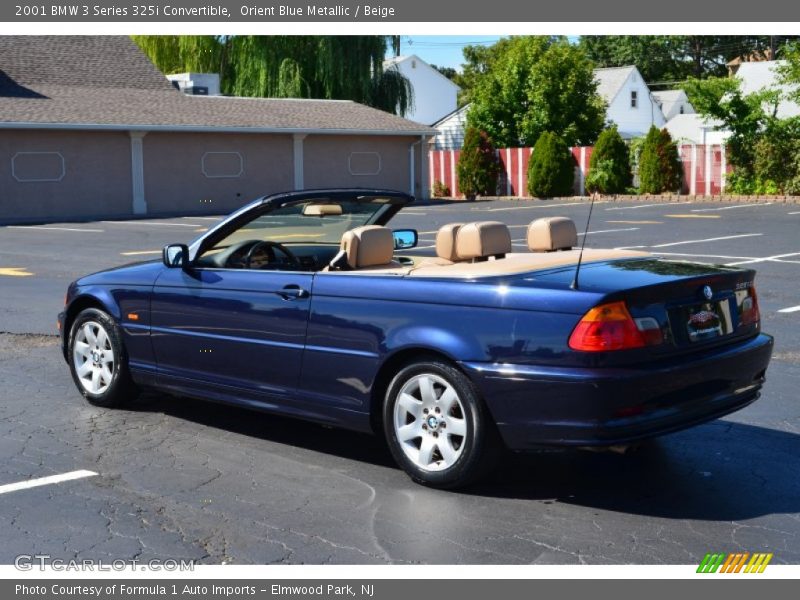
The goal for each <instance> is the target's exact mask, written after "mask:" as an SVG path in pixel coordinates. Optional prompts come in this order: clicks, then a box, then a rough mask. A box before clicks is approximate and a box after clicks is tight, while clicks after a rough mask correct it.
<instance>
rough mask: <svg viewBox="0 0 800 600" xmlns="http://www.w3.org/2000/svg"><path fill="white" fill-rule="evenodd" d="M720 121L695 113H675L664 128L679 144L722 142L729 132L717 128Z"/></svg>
mask: <svg viewBox="0 0 800 600" xmlns="http://www.w3.org/2000/svg"><path fill="white" fill-rule="evenodd" d="M719 126H720V123H719V122H718V121H715V120H713V119H706V118H705V117H703V116H701V115H698V114H696V113H686V114H677V115H675V116H674V117H672V118H671V119H670V120H669V121H667V123H666V125H664V128H665V129H666V130H667V131H669V135H670V137H672V139H673V140H674V141H676V142H678V143H679V144H703V145H705V144H722V143H724V142H725V140H726V139H728V136H729V135H730V132H728V131H726V130H720V129H719Z"/></svg>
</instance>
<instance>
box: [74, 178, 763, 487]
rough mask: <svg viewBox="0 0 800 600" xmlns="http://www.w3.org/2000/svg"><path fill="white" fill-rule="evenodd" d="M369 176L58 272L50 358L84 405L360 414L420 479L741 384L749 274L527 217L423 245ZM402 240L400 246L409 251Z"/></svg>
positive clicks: (605, 442) (749, 311)
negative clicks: (589, 242)
mask: <svg viewBox="0 0 800 600" xmlns="http://www.w3.org/2000/svg"><path fill="white" fill-rule="evenodd" d="M411 202H413V197H411V196H409V195H406V194H403V193H399V192H395V191H387V190H372V189H370V190H367V189H331V190H315V191H302V192H291V193H285V194H277V195H271V196H268V197H263V198H259V199H257V200H255V201H254V202H252V203H250V204H248V205H247V206H245V207H243V208H241V209H240V210H238V211H236V212H234V213H233V214H231V215H230V216H229V217H227V218H226V219H224V220H223V221H221V222H220V223H219V224H218V225H216V226H215V227H213V228H211V229H210V230H209V231H208V232H206V233H205V234H204V235H202V236H201V237H200V238H198V239H197V240H196V241H194V242H193V243H192V244H191V245H188V246H187V245H183V244H171V245H168V246H166V247H165V248H164V250H163V256H162V258H161V260H158V261H151V262H143V263H137V264H132V265H127V266H124V267H120V268H115V269H111V270H108V271H102V272H100V273H95V274H93V275H88V276H86V277H83V278H81V279H79V280H77V281H75V282H73V283H72V284H71V285H70V286H69V289H68V291H67V296H66V305H65V307H64V311H63V312H62V313H61V314H60V315H59V328H60V331H61V336H62V344H63V352H64V357H65V359H66V361H67V363H68V365H69V367H70V370H71V372H72V377H73V379H74V381H75V384H76V386H77V388H78V390H79V391H80V392H81V394H83V396H84V397H85V398H86V399H87V400H88V401H89V402H91V403H93V404H95V405H98V406H102V407H115V406H120V405H122V404H124V403H125V402H127V401H130V400H131V399H133V398H134V397H135V396H136V395H137V394H138V393H139V392H140V390H143V389H151V390H158V391H161V392H166V393H169V394H173V395H177V396H181V397H186V398H196V399H202V400H210V401H218V402H225V403H230V404H236V405H240V406H245V407H249V408H253V409H258V410H261V411H266V412H269V413H276V414H282V415H289V416H294V417H298V418H302V419H307V420H311V421H315V422H318V423H322V424H325V425H331V426H337V427H342V428H348V429H351V430H356V431H364V432H375V433H377V434H379V435H383V436H385V438H386V441H387V443H388V446H389V448H390V450H391V452H392V455H393V456H394V458H395V459H396V461H397V463H398V464H399V465H400V466H401V467H402V468H403V469H404V470H405V471H406V472H407V473H408V474H409V475H410V476H411V477H412V478H413V479H414V480H415V481H417V482H419V483H422V484H425V485H429V486H434V487H440V488H455V487H459V486H463V485H466V484H469V483H471V482H474V481H475V480H477V479H478V478H480V477H481V476H482V475H484V474H486V473H487V472H488V471H489V470H490V469H491V468H492V465H493V464H494V462H495V461H496V459H497V458H498V456H500V453H501V452H502V451H504V450H506V449H510V450H513V451H526V450H533V449H541V448H546V447H553V446H559V447H594V448H597V447H610V446H617V445H627V444H631V443H633V442H635V441H637V440H641V439H646V438H652V437H655V436H659V435H662V434H665V433H669V432H672V431H676V430H680V429H684V428H687V427H690V426H693V425H697V424H699V423H703V422H706V421H709V420H711V419H716V418H718V417H721V416H723V415H726V414H728V413H731V412H733V411H735V410H738V409H740V408H742V407H744V406H747V405H748V404H749V403H751V402H753V401H754V400H756V399H757V398H758V397H759V394H760V390H761V387H762V385H763V383H764V380H765V373H766V369H767V365H768V363H769V360H770V356H771V354H772V347H773V341H772V338H771V337H770V336H768V335H766V334H764V333H761V331H760V316H759V308H758V299H757V296H756V289H755V287H754V284H753V279H754V276H755V272H754V271H753V270H750V269H742V268H730V267H723V266H710V265H704V264H692V263H686V262H675V261H669V260H664V259H662V258H659V257H658V256H654V255H651V254H648V253H646V252H640V251H634V250H604V249H596V248H585V249H584V248H582V247H581V248H579V247H578V236H577V233H576V227H575V224H574V223H573V222H572V221H571V220H570V219H567V218H564V217H551V218H544V219H537V220H535V221H533V222H532V223H530V225H529V226H528V228H527V248H526V249H525V251H513V249H512V241H511V236H510V235H509V230H508V227H507V226H506V225H504V224H502V223H499V222H495V221H478V222H459V223H447V224H445V225H443V226H442V227H441V228H440V229H439V230H438V232H437V234H436V245H435V256H426V257H421V256H419V255H416V256H414V254H415V253H414V252H407V251H408V250H410V249H411V248H414V247H415V246H416V245H417V232H416V231H414V230H412V229H396V230H394V231H393V230H392V229H390V228H388V226H387V225H388V223H389V222H390V220H391V219H392V217H394V216H395V215H396V214H397V213H398V212H399V211H400V210H402V209H403V207H405V206H407V205H409V204H410V203H411ZM417 254H418V253H417Z"/></svg>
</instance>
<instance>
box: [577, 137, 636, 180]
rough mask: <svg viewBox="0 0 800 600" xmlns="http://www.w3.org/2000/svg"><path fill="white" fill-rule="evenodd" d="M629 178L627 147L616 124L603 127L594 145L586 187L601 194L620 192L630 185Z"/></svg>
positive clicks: (629, 168) (629, 167)
mask: <svg viewBox="0 0 800 600" xmlns="http://www.w3.org/2000/svg"><path fill="white" fill-rule="evenodd" d="M631 179H632V177H631V166H630V156H629V155H628V147H627V146H626V145H625V142H624V141H623V140H622V136H620V134H619V131H617V126H616V125H614V126H612V127H609V128H608V129H604V130H603V132H602V133H601V134H600V136H599V137H598V138H597V142H596V143H595V145H594V151H593V152H592V160H591V161H590V162H589V175H588V176H587V177H586V189H587V190H588V191H589V192H600V193H601V194H620V193H622V192H624V191H625V190H626V189H627V188H628V187H629V186H630V185H631Z"/></svg>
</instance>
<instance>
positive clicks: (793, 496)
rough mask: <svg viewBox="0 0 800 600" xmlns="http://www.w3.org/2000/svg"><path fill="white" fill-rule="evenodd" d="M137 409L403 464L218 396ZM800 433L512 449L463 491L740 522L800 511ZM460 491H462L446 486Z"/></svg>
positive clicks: (380, 447)
mask: <svg viewBox="0 0 800 600" xmlns="http://www.w3.org/2000/svg"><path fill="white" fill-rule="evenodd" d="M130 410H133V411H147V412H161V413H164V414H166V415H169V416H171V417H175V418H178V419H184V420H187V421H191V422H194V423H197V424H200V425H204V426H207V427H211V428H216V429H221V430H225V431H228V432H232V433H236V434H239V435H245V436H249V437H252V438H255V439H261V440H264V441H267V442H271V443H278V444H285V445H287V446H291V447H296V448H303V449H306V450H311V451H313V452H319V453H321V454H324V455H326V456H337V457H340V458H343V459H346V460H352V461H358V462H361V463H365V464H371V465H376V466H380V467H389V468H392V469H396V470H397V475H396V476H397V478H398V480H397V487H398V488H406V487H407V486H408V485H409V484H410V482H409V481H408V479H407V478H406V476H405V475H404V474H403V473H402V471H400V469H399V468H398V467H397V465H396V464H395V462H394V461H393V459H392V457H391V454H390V453H389V450H388V448H387V446H386V444H385V442H384V441H383V439H382V438H381V437H379V436H372V435H368V434H363V433H356V432H352V431H346V430H342V429H334V428H328V427H323V426H320V425H318V424H315V423H309V422H306V421H302V420H299V419H293V418H288V417H280V416H276V415H271V414H266V413H258V412H253V411H250V410H247V409H244V408H238V407H232V406H225V405H220V404H215V403H211V402H203V401H186V400H183V399H179V398H174V397H171V396H168V395H160V394H146V395H144V396H143V397H142V398H140V399H139V400H137V401H136V402H135V403H134V404H133V405H131V406H130ZM798 456H800V435H797V434H793V433H789V432H785V431H780V430H777V429H769V428H765V427H758V426H754V425H747V424H742V423H735V422H731V421H714V422H711V423H707V424H705V425H702V426H699V427H695V428H692V429H689V430H686V431H683V432H679V433H675V434H672V435H669V436H665V437H662V438H659V439H656V440H651V441H648V442H645V443H644V444H643V445H642V446H641V447H640V448H638V449H637V450H633V451H631V452H628V453H626V454H624V455H621V454H615V453H611V452H590V451H585V450H566V451H542V452H536V453H531V454H512V453H506V454H505V455H504V456H503V459H502V462H501V465H500V467H499V468H498V469H496V470H495V471H494V473H493V474H492V475H491V476H490V478H489V479H487V480H485V481H483V482H482V483H479V484H477V485H474V486H471V487H469V488H466V489H464V490H460V491H459V492H457V493H458V494H460V495H471V496H483V497H494V498H506V499H518V500H525V499H527V500H536V501H540V502H542V501H543V502H545V503H550V502H560V503H566V504H575V505H580V506H585V507H590V508H598V509H603V510H608V511H614V512H624V513H630V514H639V515H644V516H653V517H662V518H672V519H698V520H707V521H739V520H743V519H749V518H754V517H758V516H762V515H768V514H776V513H778V514H781V513H800V477H798V474H799V473H800V469H798V458H797V457H798ZM442 493H452V492H442Z"/></svg>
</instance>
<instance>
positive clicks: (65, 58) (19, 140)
mask: <svg viewBox="0 0 800 600" xmlns="http://www.w3.org/2000/svg"><path fill="white" fill-rule="evenodd" d="M433 133H435V132H434V131H433V130H432V129H430V128H428V127H426V126H424V125H420V124H419V123H414V122H412V121H409V120H407V119H403V118H401V117H398V116H395V115H392V114H389V113H386V112H383V111H379V110H376V109H374V108H370V107H367V106H364V105H361V104H358V103H355V102H350V101H341V100H300V99H268V98H265V99H261V98H237V97H225V96H216V97H204V96H192V95H187V94H184V93H181V92H180V91H178V90H176V89H175V88H174V87H173V86H172V85H171V84H170V82H169V81H168V80H167V79H166V78H165V77H164V75H163V74H162V73H161V72H159V71H158V70H157V69H156V68H155V67H154V66H153V64H152V63H151V62H150V60H149V59H148V58H147V57H146V56H145V55H144V54H143V53H142V52H141V51H140V50H139V49H138V48H137V47H136V45H135V44H134V43H133V42H132V41H131V40H130V39H129V38H128V37H125V36H80V37H77V36H3V37H0V189H2V190H3V194H2V201H1V202H0V224H9V223H20V222H29V223H30V222H46V221H54V220H90V219H98V218H129V217H132V216H166V215H172V216H175V215H202V214H220V213H224V212H228V211H231V210H233V209H235V208H237V207H239V206H241V205H242V204H244V203H245V202H247V201H249V200H251V199H252V198H255V197H257V196H261V195H265V194H270V193H275V192H282V191H287V190H302V189H313V188H318V187H329V186H352V187H385V188H391V189H397V190H400V191H404V192H410V193H413V194H414V195H416V196H418V197H420V196H425V195H427V186H426V185H425V184H424V183H423V182H425V181H427V179H428V177H427V173H426V172H425V171H426V169H427V164H428V161H427V159H426V157H425V156H423V153H425V152H427V140H428V139H429V138H430V137H431V136H432V135H433Z"/></svg>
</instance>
